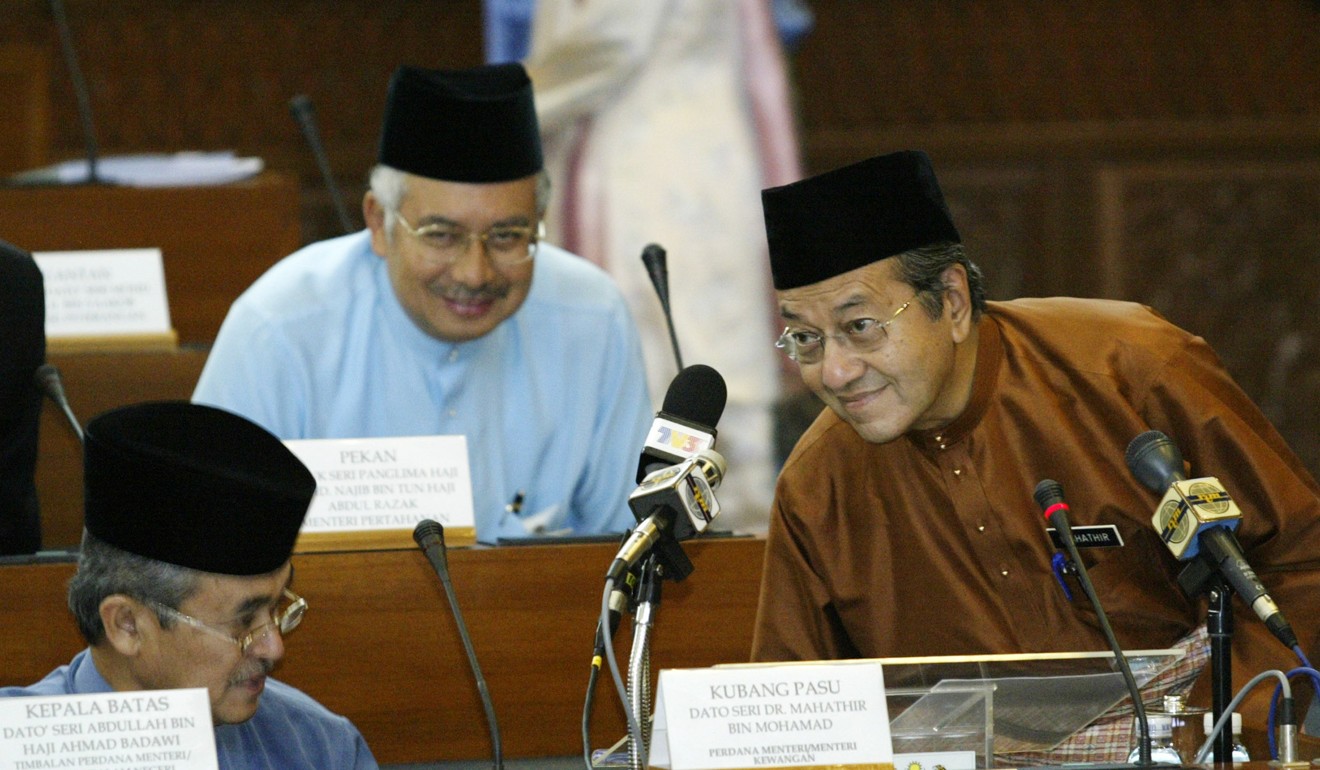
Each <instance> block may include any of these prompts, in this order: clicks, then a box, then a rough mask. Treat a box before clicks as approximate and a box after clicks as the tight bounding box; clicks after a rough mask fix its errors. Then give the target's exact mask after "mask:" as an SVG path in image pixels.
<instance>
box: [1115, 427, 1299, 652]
mask: <svg viewBox="0 0 1320 770" xmlns="http://www.w3.org/2000/svg"><path fill="white" fill-rule="evenodd" d="M1124 457H1125V459H1126V460H1127V466H1128V469H1129V470H1130V471H1132V475H1133V476H1134V477H1135V478H1136V479H1137V481H1139V482H1141V483H1142V484H1143V485H1144V486H1145V487H1146V488H1147V489H1150V490H1151V491H1153V492H1157V493H1158V492H1160V491H1161V490H1167V491H1165V493H1164V498H1163V499H1162V500H1160V504H1159V507H1157V508H1156V509H1155V515H1154V516H1152V517H1151V523H1152V524H1153V525H1154V526H1155V530H1156V531H1157V532H1159V533H1160V539H1161V540H1163V541H1164V544H1165V545H1166V546H1168V548H1169V550H1170V551H1172V552H1173V555H1174V556H1175V557H1177V558H1178V559H1179V560H1180V561H1191V560H1192V559H1195V558H1196V557H1197V556H1201V557H1203V558H1204V559H1205V560H1206V561H1208V562H1209V563H1210V565H1211V566H1212V567H1213V568H1214V569H1215V571H1216V572H1218V573H1219V575H1220V576H1221V577H1223V578H1224V580H1225V581H1226V582H1227V583H1228V585H1229V586H1230V587H1231V588H1232V589H1233V590H1234V591H1235V592H1236V593H1237V595H1238V596H1240V597H1242V601H1244V602H1246V604H1247V605H1248V606H1249V607H1251V611H1252V612H1254V613H1256V617H1258V618H1260V619H1261V621H1263V622H1264V623H1265V627H1266V628H1268V629H1269V630H1270V633H1272V634H1274V636H1275V637H1276V638H1277V639H1278V640H1279V641H1280V642H1283V644H1284V646H1285V647H1287V648H1288V649H1290V650H1291V649H1293V648H1295V647H1296V646H1297V635H1296V634H1295V633H1293V630H1292V626H1290V625H1289V624H1288V621H1287V620H1285V619H1284V617H1283V613H1282V612H1280V611H1279V607H1278V605H1277V604H1275V603H1274V599H1272V598H1271V597H1270V595H1269V593H1268V592H1267V591H1266V590H1265V585H1264V583H1262V582H1261V581H1260V578H1259V577H1257V576H1256V571H1255V570H1253V569H1252V568H1251V565H1250V564H1249V563H1248V562H1247V559H1246V556H1244V555H1243V553H1242V546H1241V545H1239V544H1238V541H1237V538H1236V537H1234V536H1233V531H1234V530H1236V529H1237V526H1238V523H1239V522H1240V521H1241V519H1242V511H1240V510H1238V507H1237V504H1236V503H1234V502H1233V499H1232V498H1231V497H1230V496H1229V494H1228V492H1227V491H1225V490H1224V487H1223V485H1222V484H1220V483H1219V479H1217V478H1214V477H1212V476H1207V477H1204V478H1196V479H1188V478H1187V476H1186V475H1185V474H1184V473H1183V458H1182V453H1181V452H1179V451H1178V447H1177V445H1176V444H1174V443H1173V440H1172V439H1170V438H1169V437H1168V436H1166V435H1164V434H1163V433H1161V432H1159V431H1157V430H1150V431H1146V432H1145V433H1142V434H1141V435H1139V436H1137V437H1136V438H1134V439H1132V442H1131V443H1129V444H1128V448H1127V452H1126V454H1125V456H1124Z"/></svg>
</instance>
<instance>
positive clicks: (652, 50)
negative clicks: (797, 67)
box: [524, 0, 801, 531]
mask: <svg viewBox="0 0 1320 770" xmlns="http://www.w3.org/2000/svg"><path fill="white" fill-rule="evenodd" d="M531 34H532V39H531V47H530V51H529V53H528V56H527V58H526V60H525V62H524V64H525V66H526V67H527V69H528V71H529V73H531V75H532V81H533V83H534V84H535V89H536V103H537V112H538V117H539V119H540V123H541V131H542V138H543V144H544V147H545V152H546V168H547V169H548V170H550V173H551V176H552V177H554V178H555V179H558V180H561V181H560V183H561V190H562V191H563V194H562V195H561V196H559V197H558V198H557V202H556V203H555V204H554V205H552V208H551V210H550V211H549V212H548V215H547V225H548V227H549V230H550V232H551V233H552V237H553V238H557V239H559V241H560V242H562V243H564V244H565V245H566V247H567V248H569V249H571V250H573V251H575V252H576V253H578V254H580V255H582V256H584V257H586V258H588V259H591V260H592V261H594V262H596V263H598V264H600V265H602V266H603V267H604V268H605V269H606V270H608V271H609V272H610V274H611V275H612V276H613V277H614V279H615V281H617V282H618V283H619V285H620V288H621V289H622V290H623V293H624V296H625V297H626V299H627V301H628V305H629V308H630V309H631V311H632V313H633V316H634V317H635V318H636V319H637V324H638V327H639V330H640V332H641V335H642V347H643V353H644V356H645V358H646V365H647V372H648V378H649V385H650V389H651V392H652V394H663V393H664V392H665V391H666V389H667V385H668V383H669V381H670V380H671V379H672V377H673V375H674V373H675V372H676V366H675V361H674V355H673V350H672V347H671V344H670V339H669V334H668V330H667V327H666V323H665V320H664V314H663V311H662V308H661V306H660V303H659V301H658V299H657V298H656V295H655V291H654V289H653V287H652V285H651V282H650V278H649V277H648V275H647V272H646V270H645V268H644V267H643V265H642V264H641V260H640V258H639V257H640V254H641V252H642V249H643V248H644V247H645V246H646V245H647V244H648V243H653V242H654V243H658V244H660V245H661V246H663V247H664V248H665V250H666V251H667V252H668V257H669V259H668V266H669V286H670V291H669V296H670V304H671V308H672V313H673V317H674V323H675V326H676V328H677V334H678V338H679V341H680V345H681V347H682V353H683V359H684V363H685V364H691V363H705V364H709V365H711V366H713V367H715V368H716V369H718V370H719V371H720V372H721V373H722V374H723V375H724V377H725V379H726V381H727V383H728V387H729V401H728V406H727V408H726V410H725V412H724V417H723V419H722V420H721V421H720V426H719V428H720V438H719V448H720V451H721V452H723V453H724V454H725V456H726V457H728V459H729V465H730V468H731V469H732V470H731V473H730V474H729V477H728V479H726V480H725V482H724V484H723V486H722V487H721V489H720V502H721V504H722V505H723V506H724V510H725V513H724V514H722V515H721V519H720V521H719V522H718V526H719V527H720V528H722V529H736V530H751V531H756V530H764V529H765V527H766V525H767V521H768V515H769V507H770V498H771V492H772V489H773V486H774V477H775V473H776V470H777V468H776V458H775V456H774V449H773V447H774V441H773V438H774V437H773V431H774V421H773V409H774V405H775V403H776V401H777V399H778V398H779V395H780V369H779V366H778V363H777V361H776V360H775V359H774V357H773V356H772V355H770V354H769V351H768V350H767V349H766V347H765V345H764V340H766V339H767V338H770V337H773V336H774V333H775V331H777V330H776V329H775V328H774V324H773V320H772V319H773V305H772V299H771V293H770V284H769V276H768V274H767V272H766V269H765V267H764V264H765V262H764V260H765V254H766V245H765V238H764V232H763V230H762V228H761V227H760V226H759V224H758V223H759V217H760V213H759V212H760V209H759V206H760V204H759V195H760V188H761V187H763V186H767V185H777V184H783V183H786V182H789V181H795V180H797V179H798V178H799V177H800V176H801V171H800V166H799V160H798V150H797V143H796V137H795V132H794V129H793V121H792V115H791V111H790V109H789V104H788V85H787V77H786V73H785V67H784V62H783V56H782V52H781V50H780V48H779V40H778V38H777V36H776V31H775V27H774V23H773V19H772V16H771V5H770V3H769V2H768V0H737V1H736V2H721V3H712V2H708V0H664V1H663V2H648V3H634V2H628V1H627V0H538V1H537V3H536V6H535V12H534V16H533V21H532V28H531Z"/></svg>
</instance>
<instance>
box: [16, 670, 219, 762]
mask: <svg viewBox="0 0 1320 770" xmlns="http://www.w3.org/2000/svg"><path fill="white" fill-rule="evenodd" d="M46 767H72V768H78V767H87V768H100V770H114V769H115V768H140V767H167V768H170V770H217V768H218V767H219V764H218V762H217V760H216V754H215V728H214V727H213V726H212V725H211V701H210V696H209V695H208V694H207V692H206V690H205V689H204V688H200V687H199V688H192V689H187V690H135V691H131V692H127V691H126V692H106V693H95V694H90V695H43V696H37V697H31V698H28V697H24V698H0V770H31V769H35V768H46Z"/></svg>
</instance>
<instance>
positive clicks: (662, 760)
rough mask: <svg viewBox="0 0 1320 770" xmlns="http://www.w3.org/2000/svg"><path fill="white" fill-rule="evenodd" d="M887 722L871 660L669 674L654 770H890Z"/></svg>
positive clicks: (658, 715) (663, 679)
mask: <svg viewBox="0 0 1320 770" xmlns="http://www.w3.org/2000/svg"><path fill="white" fill-rule="evenodd" d="M888 714H889V712H888V706H887V704H886V702H885V684H884V676H883V672H882V670H881V666H880V664H879V663H877V662H875V661H829V662H809V663H778V664H766V665H749V666H737V667H720V668H706V669H666V670H663V671H661V672H660V681H659V685H658V692H657V695H656V706H655V721H654V724H653V726H652V742H651V751H650V764H651V766H653V767H657V768H666V769H667V770H743V768H751V767H780V768H849V769H852V770H893V769H894V750H893V744H892V741H891V740H890V735H889V717H888Z"/></svg>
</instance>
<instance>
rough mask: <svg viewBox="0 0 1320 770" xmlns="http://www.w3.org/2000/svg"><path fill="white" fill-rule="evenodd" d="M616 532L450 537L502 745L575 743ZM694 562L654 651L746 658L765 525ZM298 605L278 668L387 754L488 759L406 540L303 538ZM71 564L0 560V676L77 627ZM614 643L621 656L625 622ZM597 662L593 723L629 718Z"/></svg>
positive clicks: (451, 638)
mask: <svg viewBox="0 0 1320 770" xmlns="http://www.w3.org/2000/svg"><path fill="white" fill-rule="evenodd" d="M615 550H616V547H615V546H614V545H613V544H600V545H537V546H519V547H504V548H467V549H454V550H451V551H450V553H449V567H450V572H451V574H452V575H453V581H454V588H455V590H456V592H457V594H458V601H459V605H460V607H461V608H462V610H463V614H464V618H465V619H466V621H467V623H468V626H469V629H470V633H471V636H472V644H473V646H474V647H475V649H476V652H477V658H478V660H479V661H480V663H481V668H482V671H483V672H484V674H485V675H486V679H487V682H488V685H489V688H490V693H491V698H492V699H493V701H494V703H495V711H496V714H497V715H498V717H499V719H500V730H501V733H502V738H503V744H504V752H505V755H506V756H508V757H538V756H540V757H546V756H573V755H575V754H578V753H579V752H580V751H581V738H580V735H581V728H580V725H581V719H582V705H583V701H584V697H585V693H586V683H587V675H588V673H589V668H590V663H591V651H592V639H593V636H594V633H595V622H596V616H597V614H598V612H599V609H598V608H599V606H600V595H601V590H602V588H603V586H604V574H605V569H606V568H607V567H608V566H609V562H610V561H611V559H612V558H613V556H614V552H615ZM686 550H687V552H688V555H689V556H690V557H691V558H692V562H693V564H694V566H695V571H694V572H693V574H692V575H691V577H689V578H688V579H687V580H685V581H683V582H682V583H667V584H665V586H664V595H663V597H662V599H661V603H660V606H659V609H658V612H657V613H656V626H655V631H654V644H653V645H652V657H651V660H652V667H653V670H654V671H656V672H657V673H658V671H659V669H661V668H685V667H696V666H710V665H714V664H716V663H725V662H739V661H745V660H746V659H747V658H748V655H749V653H750V651H751V635H752V621H753V618H754V616H755V612H756V596H757V591H758V589H759V584H760V574H761V558H762V554H763V550H764V541H762V540H759V539H707V540H696V541H692V542H691V543H688V544H687V545H686ZM294 566H295V569H296V570H297V580H296V583H295V585H296V587H297V589H298V591H299V592H300V593H302V594H303V595H304V596H306V597H307V600H308V603H309V605H310V610H309V612H308V615H307V619H306V621H305V622H304V623H303V625H302V626H301V627H300V628H299V629H298V631H297V632H296V633H294V634H292V635H290V637H289V638H288V641H287V644H286V652H287V654H286V657H285V659H284V663H283V664H282V666H281V668H280V669H279V671H278V672H277V674H276V675H277V677H279V678H280V679H282V680H284V681H286V682H289V683H290V684H293V685H295V686H297V687H299V688H301V689H303V690H304V691H306V692H308V693H309V694H311V695H312V696H313V697H315V698H316V699H317V700H319V701H321V702H322V703H324V704H325V705H326V706H327V707H329V708H330V709H332V710H334V711H337V712H339V713H341V714H344V715H346V716H348V717H349V718H350V719H352V720H353V722H354V723H355V724H356V725H357V726H358V728H359V729H360V730H361V731H362V733H363V735H364V736H366V739H367V742H368V743H369V744H370V745H371V747H372V751H373V752H375V754H376V758H377V759H378V760H379V761H381V762H383V763H397V762H429V761H437V760H454V759H477V760H480V759H486V758H489V757H490V756H491V746H490V737H489V733H488V729H487V726H486V722H485V718H484V716H483V711H482V707H481V702H480V699H479V698H478V695H477V689H476V686H475V684H474V683H473V680H472V675H471V673H470V672H469V670H468V666H467V659H466V657H465V653H464V652H463V648H462V643H461V641H460V640H459V637H458V632H457V630H456V627H455V625H454V621H453V618H452V615H451V614H450V611H449V606H448V603H447V601H446V599H445V596H444V590H443V588H442V587H441V585H440V582H439V580H438V579H437V578H436V576H435V574H434V573H433V572H432V570H431V566H430V564H429V563H428V562H427V561H426V558H425V556H423V554H422V553H421V552H420V551H418V550H406V551H378V552H354V553H316V554H300V555H297V556H295V557H294ZM72 572H73V565H72V564H68V563H59V564H36V565H25V566H14V565H11V566H4V567H0V596H3V597H4V599H5V600H4V602H3V603H0V661H3V662H4V665H3V666H0V685H11V684H29V683H31V682H33V681H36V680H37V679H39V678H41V677H42V676H44V675H45V674H46V673H47V672H49V671H50V670H51V669H52V668H54V667H56V666H58V665H60V664H62V663H65V662H67V661H68V659H69V658H71V657H72V656H73V655H74V654H75V653H76V652H77V651H78V650H79V649H81V648H82V646H83V645H82V642H81V640H80V638H79V637H78V633H77V630H76V629H75V627H74V624H73V621H72V619H71V618H70V617H69V613H68V610H67V609H66V608H65V602H64V585H65V582H66V581H67V579H68V577H69V576H70V575H71V574H72ZM620 631H621V632H620V638H619V639H618V640H617V644H616V650H617V651H618V654H619V657H620V658H621V661H620V664H621V665H622V666H625V667H626V665H627V662H626V661H627V657H628V649H629V645H630V643H631V636H630V635H629V634H627V633H625V632H624V631H623V629H621V630H620ZM606 679H607V676H605V675H603V676H602V677H601V681H600V683H599V684H598V687H597V691H596V709H595V713H594V717H593V721H592V728H591V735H592V738H593V741H594V743H595V744H596V745H598V746H606V745H609V744H611V743H613V742H614V741H615V740H617V739H618V738H620V737H622V736H623V735H624V733H625V732H626V728H625V726H624V721H623V716H622V711H621V709H620V707H619V705H618V697H617V696H616V695H615V693H614V689H613V686H612V685H611V684H610V683H609V682H608V681H606Z"/></svg>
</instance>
